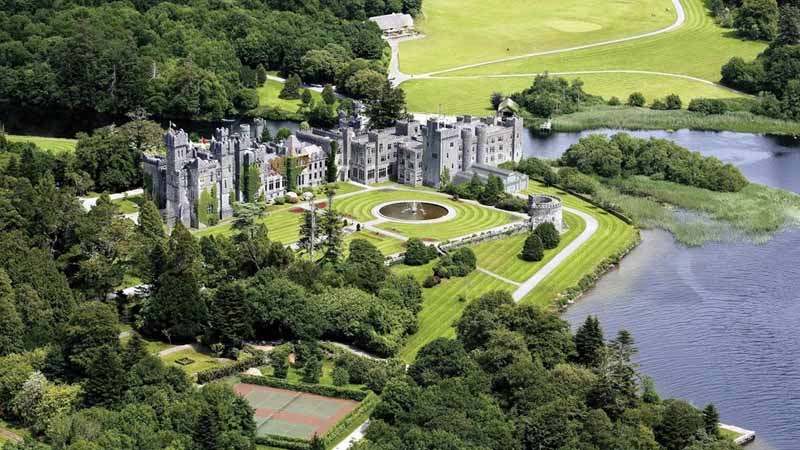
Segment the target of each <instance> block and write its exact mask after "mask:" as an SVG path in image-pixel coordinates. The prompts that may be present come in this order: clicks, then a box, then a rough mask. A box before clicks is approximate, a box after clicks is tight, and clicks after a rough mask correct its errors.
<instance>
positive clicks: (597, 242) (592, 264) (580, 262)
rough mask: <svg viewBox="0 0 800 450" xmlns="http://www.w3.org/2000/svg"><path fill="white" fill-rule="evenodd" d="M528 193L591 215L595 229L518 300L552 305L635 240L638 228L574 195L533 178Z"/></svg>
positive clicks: (544, 305) (545, 305)
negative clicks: (553, 197)
mask: <svg viewBox="0 0 800 450" xmlns="http://www.w3.org/2000/svg"><path fill="white" fill-rule="evenodd" d="M528 186H529V187H528V191H527V192H528V193H534V192H538V193H547V194H550V195H556V196H558V197H560V198H561V200H562V202H563V203H564V205H566V206H568V207H571V208H575V209H578V210H580V211H583V212H585V213H587V214H591V215H592V216H593V217H594V218H595V219H597V222H598V225H599V226H598V229H597V231H596V232H595V233H594V235H592V237H591V238H590V239H589V240H588V241H587V242H585V243H584V244H583V245H581V246H580V247H579V248H578V250H576V251H575V253H573V254H572V255H570V256H569V258H567V259H566V260H565V261H564V262H563V263H561V264H560V265H559V266H558V267H557V268H556V269H555V270H553V272H551V273H550V275H548V276H547V277H546V278H545V279H544V280H542V282H541V283H539V284H538V285H537V286H536V287H535V288H534V289H533V290H532V291H531V292H530V293H529V294H528V295H527V296H525V297H524V298H523V299H522V300H521V301H522V302H526V303H533V304H536V305H539V306H543V307H547V306H552V305H553V304H554V301H555V300H556V298H557V297H558V294H559V293H561V292H563V291H564V290H566V289H567V288H570V287H572V286H575V285H577V283H578V281H580V279H581V278H583V277H584V276H585V275H588V274H591V273H592V272H593V271H594V270H595V268H596V267H598V266H599V265H600V263H602V262H603V260H605V259H606V258H608V257H610V256H612V255H614V254H616V253H618V252H620V251H622V250H624V249H625V248H626V247H629V246H630V245H631V244H632V243H633V242H635V241H636V239H638V230H637V229H636V228H635V227H633V226H631V225H628V224H626V223H625V222H623V221H622V220H620V219H618V218H617V217H614V216H613V215H611V214H609V213H607V212H605V211H603V210H602V209H600V208H598V207H596V206H594V205H592V204H590V203H587V202H585V201H583V200H581V199H579V198H577V197H574V196H572V195H569V194H567V193H566V192H564V191H561V190H560V189H557V188H552V187H546V186H544V185H542V184H540V183H537V182H535V181H530V183H529V184H528Z"/></svg>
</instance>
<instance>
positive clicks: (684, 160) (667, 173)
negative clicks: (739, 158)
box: [559, 133, 748, 192]
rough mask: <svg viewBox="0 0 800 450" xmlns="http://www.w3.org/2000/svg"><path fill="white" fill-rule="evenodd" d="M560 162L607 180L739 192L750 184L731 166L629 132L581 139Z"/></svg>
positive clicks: (567, 151)
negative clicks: (633, 178)
mask: <svg viewBox="0 0 800 450" xmlns="http://www.w3.org/2000/svg"><path fill="white" fill-rule="evenodd" d="M559 163H560V164H561V165H563V166H568V167H575V168H577V169H578V170H579V171H581V172H583V173H584V174H591V175H600V176H602V177H606V178H614V177H618V176H629V175H645V176H649V177H652V178H655V179H664V180H667V181H672V182H675V183H680V184H685V185H688V186H694V187H699V188H703V189H709V190H712V191H722V192H738V191H740V190H741V189H742V188H743V187H745V186H747V184H748V181H747V179H746V178H745V177H744V176H743V175H742V173H741V172H740V171H739V169H737V168H736V167H734V166H733V165H732V164H723V163H722V162H721V161H720V160H719V159H717V158H714V157H711V156H702V155H701V154H700V153H698V152H692V151H690V150H688V149H686V148H685V147H681V146H680V145H678V144H676V143H674V142H672V141H669V140H666V139H652V138H651V139H639V138H635V137H632V136H630V135H629V134H627V133H619V134H616V135H614V136H612V137H611V138H608V137H606V136H604V135H601V134H593V135H591V136H588V137H585V138H582V139H581V140H579V141H578V142H577V143H575V144H573V145H571V146H570V147H569V148H568V149H567V150H566V151H565V152H564V154H563V155H562V156H561V158H560V159H559Z"/></svg>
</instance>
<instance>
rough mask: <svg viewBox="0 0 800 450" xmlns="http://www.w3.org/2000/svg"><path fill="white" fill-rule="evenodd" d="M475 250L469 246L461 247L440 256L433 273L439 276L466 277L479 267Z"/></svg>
mask: <svg viewBox="0 0 800 450" xmlns="http://www.w3.org/2000/svg"><path fill="white" fill-rule="evenodd" d="M477 264H478V260H477V258H476V257H475V252H473V251H472V249H471V248H469V247H460V248H457V249H455V250H452V251H450V253H449V254H447V255H444V256H442V257H441V258H440V260H439V263H438V264H437V265H436V267H434V269H433V273H434V275H436V276H437V277H439V278H450V277H465V276H467V275H468V274H469V273H470V272H472V271H473V270H475V267H477Z"/></svg>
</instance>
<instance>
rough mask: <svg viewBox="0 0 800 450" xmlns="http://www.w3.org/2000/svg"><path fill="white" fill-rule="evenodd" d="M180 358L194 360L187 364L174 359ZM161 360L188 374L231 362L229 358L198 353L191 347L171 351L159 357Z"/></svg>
mask: <svg viewBox="0 0 800 450" xmlns="http://www.w3.org/2000/svg"><path fill="white" fill-rule="evenodd" d="M181 358H189V359H192V360H194V362H193V363H191V364H188V365H181V364H178V363H177V362H176V361H177V360H179V359H181ZM161 360H162V361H164V364H172V365H174V366H175V367H179V368H181V369H183V370H184V371H185V372H186V373H188V374H189V375H192V374H195V373H197V372H200V371H201V370H206V369H210V368H212V367H222V366H225V365H227V364H228V363H230V362H232V361H231V360H225V359H223V360H220V359H217V358H214V357H213V356H211V355H207V354H205V353H200V352H198V351H195V350H192V349H189V350H181V351H179V352H175V353H171V354H169V355H166V356H163V357H161Z"/></svg>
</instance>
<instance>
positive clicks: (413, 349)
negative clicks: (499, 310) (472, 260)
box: [392, 259, 514, 362]
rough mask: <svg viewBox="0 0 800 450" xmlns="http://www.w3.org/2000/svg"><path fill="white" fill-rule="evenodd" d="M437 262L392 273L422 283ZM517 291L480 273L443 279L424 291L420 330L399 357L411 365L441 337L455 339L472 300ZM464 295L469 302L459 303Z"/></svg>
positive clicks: (394, 268) (410, 337)
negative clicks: (426, 346)
mask: <svg viewBox="0 0 800 450" xmlns="http://www.w3.org/2000/svg"><path fill="white" fill-rule="evenodd" d="M437 261H438V259H436V260H434V261H431V262H430V263H428V264H427V265H424V266H418V267H409V266H405V265H402V264H401V265H396V266H393V267H392V270H393V271H394V272H396V273H409V274H412V275H414V276H415V277H416V278H417V279H418V280H419V281H420V282H422V280H423V279H425V277H427V276H428V275H430V274H432V273H433V272H432V268H433V266H434V265H435V264H436V262H437ZM513 289H514V286H512V285H510V284H508V283H504V282H502V281H500V280H498V279H497V278H494V277H491V276H489V275H486V274H484V273H482V272H478V271H473V272H472V273H470V274H469V275H467V276H466V277H464V278H452V279H449V280H443V281H442V283H441V284H440V285H438V286H435V287H432V288H429V289H423V291H422V295H423V305H422V311H421V312H420V314H419V330H418V331H417V332H416V333H415V334H413V335H412V336H409V338H408V340H407V342H406V344H405V346H403V348H402V350H401V351H400V353H399V355H398V356H399V357H400V358H402V359H403V360H405V361H408V362H411V361H413V360H414V358H415V357H416V355H417V352H418V351H419V349H420V348H422V347H423V346H424V345H425V344H427V343H428V342H430V341H432V340H434V339H436V338H438V337H452V336H454V334H455V330H454V329H453V323H454V322H455V321H456V320H458V318H459V317H460V316H461V312H462V311H464V308H465V307H466V306H467V304H468V303H469V301H470V300H474V299H475V298H477V297H480V296H481V294H483V293H485V292H489V291H493V290H508V291H512V290H513ZM461 296H464V298H465V299H466V301H459V297H461Z"/></svg>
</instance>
